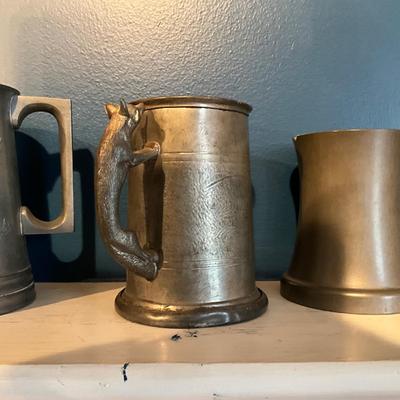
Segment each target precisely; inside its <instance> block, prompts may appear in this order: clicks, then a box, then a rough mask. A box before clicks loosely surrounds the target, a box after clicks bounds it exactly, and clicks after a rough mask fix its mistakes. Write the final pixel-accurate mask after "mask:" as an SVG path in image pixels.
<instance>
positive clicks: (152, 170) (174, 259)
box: [96, 97, 267, 327]
mask: <svg viewBox="0 0 400 400" xmlns="http://www.w3.org/2000/svg"><path fill="white" fill-rule="evenodd" d="M132 107H133V108H132ZM142 109H143V110H142ZM108 110H109V111H111V112H109V114H110V115H111V120H110V123H109V125H108V126H107V128H106V132H105V135H104V137H103V140H102V141H101V144H100V147H99V152H98V159H97V168H96V199H97V212H98V221H99V225H100V230H101V233H102V236H103V239H104V240H105V243H106V245H107V247H108V248H109V250H110V252H111V254H112V255H113V256H114V257H115V259H116V260H117V261H118V262H120V263H121V264H122V265H123V266H125V267H126V270H127V287H126V289H125V290H124V291H122V292H121V293H120V295H119V296H118V297H117V300H116V307H117V311H118V312H119V313H120V314H122V315H123V316H124V317H125V318H127V319H130V320H132V321H136V322H141V323H146V324H151V325H158V326H171V327H179V326H182V327H187V326H192V327H194V326H211V325H221V324H226V323H233V322H239V321H243V320H246V319H250V318H254V317H256V316H257V315H259V314H261V313H262V312H263V311H264V310H265V308H266V305H267V299H266V296H265V295H264V294H263V293H262V292H260V291H259V290H257V289H256V286H255V279H254V266H253V239H252V215H251V198H250V196H251V191H250V170H249V156H248V133H247V114H248V113H249V112H250V110H251V108H250V107H249V106H248V105H247V104H244V103H239V102H234V101H232V100H229V101H226V100H224V99H217V98H210V97H207V98H201V97H171V98H155V99H145V100H140V101H139V102H136V103H132V104H131V105H128V106H126V107H125V106H124V105H123V104H121V105H120V106H119V107H117V106H111V107H110V106H108ZM126 110H128V114H129V115H127V112H126ZM140 114H142V115H141V117H140V118H138V116H140ZM130 119H131V120H132V123H131V124H130V125H128V124H129V120H130ZM136 124H137V126H135V125H136ZM129 135H130V136H131V137H130V138H129V142H127V143H125V140H126V138H127V136H129ZM154 143H158V145H159V150H158V149H157V146H156V145H155V144H154ZM127 145H129V146H130V154H128V153H127V152H126V151H127V149H128V148H127V147H126V146H127ZM146 148H149V149H150V150H151V149H153V150H157V152H156V151H154V153H151V151H150V150H148V153H147V154H149V159H150V158H151V160H150V161H147V162H145V161H146V159H145V158H143V157H142V158H141V159H139V160H138V161H135V154H140V152H143V151H144V150H146ZM158 152H159V155H158V156H157V153H158ZM129 166H135V167H134V168H130V169H129ZM126 174H128V182H129V192H128V196H129V199H128V202H129V206H128V229H129V231H128V232H123V230H122V229H121V227H120V224H119V222H118V196H119V192H120V188H121V185H122V183H123V180H124V177H125V175H126ZM126 237H128V238H129V240H130V242H127V241H126V240H125V238H126ZM127 243H128V244H127ZM121 254H122V256H121ZM154 254H157V257H156V258H155V257H154ZM138 266H140V267H138ZM156 266H157V268H156Z"/></svg>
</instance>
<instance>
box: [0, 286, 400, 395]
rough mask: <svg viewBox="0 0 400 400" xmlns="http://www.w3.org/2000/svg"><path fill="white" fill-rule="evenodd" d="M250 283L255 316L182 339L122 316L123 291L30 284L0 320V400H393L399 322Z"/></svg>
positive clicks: (398, 386)
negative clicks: (256, 294)
mask: <svg viewBox="0 0 400 400" xmlns="http://www.w3.org/2000/svg"><path fill="white" fill-rule="evenodd" d="M258 284H259V287H260V288H262V289H263V290H264V291H265V292H266V293H267V295H268V297H269V300H270V304H269V308H268V311H267V312H266V313H265V314H264V315H263V316H261V317H260V318H258V319H256V320H253V321H249V322H245V323H242V324H237V325H230V326H224V327H216V328H203V329H197V330H190V331H188V330H180V329H163V328H153V327H149V326H143V325H138V324H133V323H131V322H128V321H125V320H124V319H123V318H121V317H120V316H118V315H117V314H116V313H115V311H114V298H115V296H116V294H117V293H118V291H119V290H120V288H121V287H122V286H123V283H69V284H58V283H49V284H37V299H36V301H35V302H34V303H33V304H32V305H31V306H29V307H27V308H25V309H22V310H20V311H17V312H14V313H11V314H8V315H3V316H0V364H1V365H0V399H22V398H27V397H28V398H30V399H31V398H32V399H36V398H37V399H43V398H46V396H47V397H48V398H52V399H53V398H60V399H75V398H76V399H106V398H118V399H128V398H129V399H159V398H168V399H189V398H190V399H212V398H217V399H219V398H222V399H224V400H225V399H239V398H246V399H266V398H268V399H286V398H297V399H306V398H307V399H310V398H313V397H312V396H315V398H316V399H324V398H326V399H336V398H346V399H350V398H354V399H359V398H361V397H363V398H368V399H373V398H380V399H382V398H387V399H389V398H393V399H398V398H400V315H387V316H366V315H350V314H338V313H331V312H325V311H319V310H314V309H310V308H306V307H302V306H299V305H296V304H293V303H290V302H288V301H286V300H285V299H283V298H281V297H280V295H279V284H278V282H259V283H258ZM174 335H178V336H179V337H180V339H179V340H177V341H174V340H172V339H171V338H172V336H174ZM124 364H125V371H123V366H124ZM124 374H125V375H126V380H124Z"/></svg>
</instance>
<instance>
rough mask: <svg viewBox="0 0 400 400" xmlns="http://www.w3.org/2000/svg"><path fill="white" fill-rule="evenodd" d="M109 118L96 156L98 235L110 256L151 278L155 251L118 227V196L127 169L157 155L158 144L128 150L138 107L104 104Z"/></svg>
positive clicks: (138, 110)
mask: <svg viewBox="0 0 400 400" xmlns="http://www.w3.org/2000/svg"><path fill="white" fill-rule="evenodd" d="M106 109H107V112H108V115H109V117H110V121H109V123H108V125H107V127H106V129H105V132H104V135H103V138H102V139H101V142H100V145H99V149H98V152H97V158H96V175H95V190H96V211H97V220H98V225H99V228H100V233H101V236H102V238H103V240H104V242H105V244H106V247H107V249H108V251H109V252H110V254H111V255H112V257H113V258H114V259H115V261H117V262H118V263H119V264H121V265H122V266H123V267H124V268H126V269H127V270H129V271H133V272H135V273H136V274H138V275H140V276H142V277H144V278H146V279H147V280H150V281H151V280H153V279H155V278H156V276H157V273H158V266H157V263H158V255H157V252H156V251H154V250H150V249H143V248H142V247H141V246H140V243H139V241H138V238H137V235H136V233H135V232H131V231H126V230H124V229H122V227H121V225H120V221H119V198H120V194H121V189H122V187H123V184H124V182H125V180H126V177H127V174H128V169H129V168H130V167H134V166H137V165H139V164H141V163H144V162H146V161H149V160H152V159H155V158H157V156H158V154H159V152H160V145H159V144H158V143H156V142H149V143H146V145H145V146H144V147H143V149H141V150H138V151H133V150H132V149H131V142H132V135H133V134H134V132H135V129H136V127H137V126H138V124H139V120H140V118H141V114H142V108H141V107H140V106H138V107H134V106H133V105H131V104H129V105H126V103H124V102H121V105H120V106H119V107H118V106H115V105H112V104H109V105H107V106H106Z"/></svg>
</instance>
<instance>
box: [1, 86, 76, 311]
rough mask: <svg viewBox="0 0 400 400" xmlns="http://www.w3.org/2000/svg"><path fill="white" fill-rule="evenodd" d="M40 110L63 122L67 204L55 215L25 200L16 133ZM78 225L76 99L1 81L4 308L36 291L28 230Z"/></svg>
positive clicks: (14, 305)
mask: <svg viewBox="0 0 400 400" xmlns="http://www.w3.org/2000/svg"><path fill="white" fill-rule="evenodd" d="M36 111H43V112H47V113H50V114H52V115H53V116H54V117H55V118H56V120H57V123H58V130H59V136H60V148H61V150H60V156H61V175H62V194H63V206H62V211H61V213H60V215H59V216H58V217H57V218H55V219H54V220H53V221H42V220H40V219H38V218H36V217H35V216H34V215H33V214H32V213H31V212H30V210H29V209H28V208H27V207H23V206H21V198H20V190H19V182H18V169H17V155H16V149H15V137H14V135H15V129H17V128H18V127H19V126H20V124H21V123H22V121H23V119H24V118H25V117H26V116H27V115H29V114H31V113H33V112H36ZM73 227H74V204H73V186H72V130H71V102H70V100H66V99H52V98H47V97H27V96H20V95H19V92H18V91H17V90H15V89H13V88H10V87H8V86H4V85H0V314H4V313H7V312H10V311H13V310H16V309H18V308H20V307H23V306H25V305H27V304H28V303H30V302H31V301H32V300H33V299H34V297H35V291H34V283H33V276H32V271H31V266H30V263H29V259H28V253H27V249H26V243H25V238H24V235H31V234H43V233H47V234H48V233H65V232H72V231H73Z"/></svg>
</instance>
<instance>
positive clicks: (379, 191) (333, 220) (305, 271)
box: [281, 129, 400, 314]
mask: <svg viewBox="0 0 400 400" xmlns="http://www.w3.org/2000/svg"><path fill="white" fill-rule="evenodd" d="M294 144H295V147H296V151H297V156H298V161H299V172H300V187H301V189H300V213H299V221H298V232H297V241H296V246H295V251H294V255H293V259H292V263H291V266H290V269H289V271H288V272H287V273H286V274H285V275H284V277H283V279H282V284H281V293H282V295H283V296H284V297H285V298H287V299H289V300H291V301H293V302H295V303H299V304H303V305H305V306H309V307H314V308H319V309H323V310H330V311H338V312H346V313H357V314H391V313H398V312H400V179H399V171H400V130H392V129H354V130H345V131H332V132H319V133H311V134H305V135H300V136H297V137H295V138H294Z"/></svg>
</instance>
